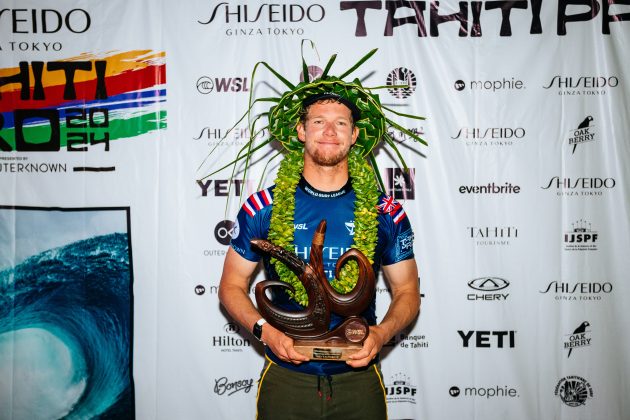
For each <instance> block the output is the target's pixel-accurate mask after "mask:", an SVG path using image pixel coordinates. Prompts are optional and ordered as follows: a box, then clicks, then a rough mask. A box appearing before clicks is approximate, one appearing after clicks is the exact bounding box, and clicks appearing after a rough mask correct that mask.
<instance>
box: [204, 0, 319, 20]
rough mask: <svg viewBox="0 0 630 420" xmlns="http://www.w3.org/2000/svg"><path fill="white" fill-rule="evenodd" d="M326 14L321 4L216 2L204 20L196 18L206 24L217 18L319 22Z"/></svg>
mask: <svg viewBox="0 0 630 420" xmlns="http://www.w3.org/2000/svg"><path fill="white" fill-rule="evenodd" d="M325 16H326V10H325V9H324V6H322V5H321V4H317V3H314V4H310V5H306V4H303V3H302V4H298V3H291V4H278V3H263V4H260V5H252V4H235V3H230V2H225V1H224V2H221V3H218V4H217V5H216V6H214V8H213V9H212V11H211V12H210V16H209V17H208V18H207V20H205V21H201V20H198V21H197V22H198V23H200V24H202V25H208V24H210V23H212V22H214V21H215V19H216V20H217V22H218V23H254V22H265V23H296V22H302V21H305V20H306V21H310V22H320V21H321V20H322V19H324V17H325Z"/></svg>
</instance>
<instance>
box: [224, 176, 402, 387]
mask: <svg viewBox="0 0 630 420" xmlns="http://www.w3.org/2000/svg"><path fill="white" fill-rule="evenodd" d="M273 189H274V187H273V186H272V187H269V188H267V189H265V190H262V191H258V192H256V193H254V194H252V195H251V196H250V197H249V198H248V199H247V201H246V202H245V203H244V204H243V206H242V207H241V210H240V212H239V213H238V216H237V221H236V223H237V226H236V227H235V229H234V232H238V233H237V235H236V236H235V237H234V238H232V242H231V246H232V248H233V249H234V250H235V251H236V252H237V253H238V254H239V255H241V256H242V257H244V258H246V259H248V260H250V261H255V262H257V261H260V259H261V258H262V259H263V263H264V267H265V273H266V277H267V279H269V280H271V279H277V278H278V275H277V274H276V272H275V270H274V268H273V266H272V265H271V264H270V257H269V256H266V255H261V254H259V253H258V252H257V251H255V250H254V249H252V247H251V245H250V242H249V241H250V240H251V239H253V238H259V239H267V236H268V232H269V224H270V220H271V209H272V207H273ZM354 201H355V193H354V190H353V189H352V185H351V182H350V181H348V183H347V184H346V185H345V186H344V187H343V188H341V189H340V190H338V191H332V192H322V191H318V190H316V189H315V188H313V187H311V186H310V185H309V184H308V183H307V182H306V180H305V179H304V178H302V179H301V180H300V183H299V184H298V188H297V189H296V192H295V209H296V210H295V217H294V228H295V232H294V244H295V253H296V255H297V256H299V257H300V258H301V259H302V260H304V261H306V262H308V260H309V256H310V252H311V241H312V240H313V234H314V233H315V229H316V228H317V225H318V224H319V222H320V221H321V220H322V219H326V225H327V227H326V237H325V240H324V249H323V263H324V272H325V273H326V276H327V277H328V280H329V281H331V280H332V279H333V278H334V275H335V265H336V263H337V260H338V259H339V257H340V256H341V255H342V254H343V253H344V252H346V251H347V250H348V249H350V248H351V247H352V242H353V235H354ZM413 257H414V254H413V231H412V229H411V224H410V223H409V219H408V218H407V215H406V214H405V210H404V209H403V208H402V206H401V205H400V203H398V202H396V201H395V200H394V199H393V198H391V197H389V196H386V195H383V194H381V196H380V198H379V202H378V242H377V245H376V249H375V253H374V264H373V268H374V272H375V273H376V274H378V272H379V269H380V266H381V265H390V264H395V263H397V262H400V261H403V260H406V259H410V258H413ZM274 289H275V290H274V293H273V295H272V300H273V302H274V304H276V305H277V306H279V307H282V308H285V309H289V310H291V309H293V310H300V309H302V306H300V305H299V304H298V303H297V302H295V301H294V300H293V299H290V298H289V297H288V295H287V294H286V293H285V292H284V289H281V288H274ZM375 310H376V307H375V299H372V302H371V303H370V305H369V306H368V308H367V309H366V310H365V311H364V312H363V313H362V314H361V315H362V316H363V317H364V318H365V319H366V320H367V321H368V323H369V324H370V325H375V324H376V314H375ZM342 320H343V318H341V317H339V316H337V315H336V314H334V313H333V314H331V329H332V328H334V327H336V326H337V325H338V324H339V323H340V322H341V321H342ZM267 354H268V356H269V357H270V358H271V359H272V360H273V361H274V362H276V363H278V364H279V365H281V366H284V367H287V368H289V369H292V370H296V371H300V372H304V373H312V374H320V375H329V374H336V373H343V372H347V371H349V370H352V368H351V367H350V366H348V365H346V364H345V363H339V362H320V361H311V362H308V363H302V364H300V365H297V366H296V365H293V364H291V363H285V362H282V361H281V360H280V359H278V358H277V357H276V356H275V355H274V354H273V353H272V352H271V351H270V350H269V348H267Z"/></svg>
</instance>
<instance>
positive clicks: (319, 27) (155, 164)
mask: <svg viewBox="0 0 630 420" xmlns="http://www.w3.org/2000/svg"><path fill="white" fill-rule="evenodd" d="M304 40H308V41H306V42H305V41H304ZM629 47H630V4H629V3H628V1H627V0H588V1H583V0H557V1H550V0H545V1H543V0H529V1H527V0H522V1H514V2H513V1H495V0H482V1H452V0H449V1H392V0H383V1H332V2H323V1H321V2H315V1H306V2H297V1H281V0H279V1H278V2H275V3H262V2H254V1H236V2H218V1H208V0H192V1H187V2H172V1H166V0H163V1H149V0H138V1H132V2H128V1H122V0H110V1H107V2H97V1H79V0H61V1H57V2H55V3H54V4H51V3H50V2H47V1H44V0H22V1H19V2H17V1H5V2H4V4H3V5H2V7H0V420H3V419H12V420H22V419H33V418H41V419H58V418H62V417H65V418H77V419H78V418H94V417H98V416H101V417H103V418H136V417H137V418H140V419H165V420H166V419H173V418H182V419H202V418H209V417H211V418H222V419H233V418H239V419H240V418H243V419H247V418H254V417H255V415H256V410H255V402H256V389H257V381H258V379H259V377H260V372H261V368H262V365H263V360H264V359H263V356H262V351H263V348H262V346H261V344H260V343H259V342H258V341H257V340H256V339H255V338H253V336H252V335H251V334H250V332H249V331H244V330H243V329H242V328H241V327H239V326H238V325H237V324H236V323H235V322H234V321H233V320H232V319H231V318H230V317H229V316H228V315H227V313H226V312H225V311H224V310H223V309H222V308H221V306H220V304H219V301H218V288H219V279H220V277H221V272H222V268H223V260H224V258H225V254H226V252H227V249H228V246H229V241H230V239H231V237H232V236H234V235H236V234H237V233H238V226H237V225H235V224H234V220H235V217H236V213H237V211H238V209H239V208H240V205H241V204H242V202H243V200H245V199H246V198H247V197H248V196H249V195H250V194H252V193H254V192H255V191H257V190H259V189H261V188H263V187H267V186H270V185H272V184H273V182H274V178H275V173H276V171H277V165H278V163H279V160H278V159H276V160H274V161H272V164H271V165H269V166H266V162H267V158H266V157H271V156H272V155H273V154H275V153H276V152H277V151H278V147H277V145H274V146H269V147H266V148H264V149H263V150H261V152H260V156H263V155H264V156H265V158H261V159H258V160H256V161H254V162H253V164H252V166H251V168H250V170H249V172H247V174H246V175H244V174H243V172H240V173H238V174H237V175H239V176H238V177H237V178H238V179H234V180H230V175H231V172H230V170H225V171H222V172H218V173H215V174H212V172H213V171H215V170H216V169H218V168H220V167H221V166H224V165H226V164H227V163H229V162H230V161H231V160H232V159H234V158H235V157H236V156H237V155H238V153H239V150H240V149H241V148H242V147H243V146H244V145H245V144H246V142H247V141H248V139H249V136H250V134H251V133H250V130H249V128H248V124H247V121H246V120H243V121H240V122H239V119H240V118H241V116H242V115H243V113H244V112H245V111H246V110H247V108H248V106H249V101H250V96H251V95H253V96H254V97H258V98H262V97H272V96H278V95H279V94H281V93H282V92H284V90H285V86H284V85H283V83H282V81H281V80H280V79H279V78H278V77H276V76H275V75H274V74H273V73H272V72H271V71H270V70H269V69H268V68H267V67H265V66H262V65H259V66H258V68H257V71H256V74H255V78H254V77H253V76H254V75H253V73H252V70H253V69H254V67H255V66H256V64H257V63H259V62H261V61H264V62H266V63H268V65H269V66H270V67H271V68H273V69H274V70H276V71H277V72H278V73H279V74H281V75H283V76H284V77H286V78H287V79H288V80H289V81H290V82H291V83H299V82H300V80H303V75H302V74H301V72H302V70H303V69H302V57H304V60H305V61H306V63H307V65H308V71H309V74H310V75H311V77H313V76H315V77H317V76H318V75H320V74H321V73H322V71H323V69H324V67H325V66H326V63H327V62H328V59H329V57H331V56H332V55H333V54H337V60H336V61H335V63H334V65H333V67H332V69H331V70H330V74H332V75H339V74H341V73H343V72H344V71H346V70H347V69H349V68H351V67H352V66H353V65H354V64H355V63H356V62H357V61H358V60H359V59H360V58H361V57H363V56H364V55H365V54H367V53H368V52H369V51H370V50H372V49H374V48H378V51H377V52H376V54H375V55H374V56H373V57H371V58H370V59H369V61H367V62H366V63H365V64H364V65H363V66H361V67H360V68H359V69H358V70H356V71H355V72H354V73H352V74H351V75H350V76H349V78H351V79H354V78H355V77H356V78H358V79H359V80H360V81H361V83H362V84H363V86H368V87H380V89H379V90H378V91H377V93H378V94H379V95H380V100H381V102H382V103H383V104H384V105H386V106H388V107H390V108H392V109H395V110H396V111H398V112H401V113H405V114H416V115H422V116H425V117H426V120H424V121H416V120H409V119H406V118H403V117H400V118H398V117H397V118H398V119H396V122H398V123H400V124H402V125H404V126H405V127H406V128H408V129H410V130H412V131H413V132H414V133H418V134H419V135H421V136H422V137H423V138H424V139H426V140H427V142H428V146H422V145H419V144H418V143H415V142H413V141H412V139H411V138H410V137H409V136H407V135H406V134H404V133H403V132H401V131H399V130H396V129H391V130H390V135H391V136H392V137H393V138H394V141H395V142H396V145H397V147H398V149H399V150H400V152H401V155H402V156H403V158H404V160H405V162H406V163H407V165H408V166H409V170H408V171H403V170H402V169H401V168H399V166H398V159H397V157H396V156H395V155H392V154H391V153H390V152H389V151H387V150H384V149H382V148H377V149H376V150H375V153H376V160H377V162H378V165H379V167H380V169H381V175H382V178H383V181H384V183H385V187H386V191H385V193H387V194H389V195H392V196H393V197H394V198H395V199H396V200H398V201H399V202H400V203H401V204H402V205H403V206H404V208H405V211H406V214H407V216H408V217H409V220H410V221H411V224H412V226H413V229H414V233H415V243H414V251H415V254H416V259H417V262H418V266H419V272H420V277H419V279H418V282H419V283H420V287H421V293H422V298H423V300H422V309H421V314H420V316H419V317H418V319H417V320H416V321H415V322H414V323H413V324H412V325H410V326H409V327H408V328H406V329H405V330H404V331H402V332H401V333H399V334H397V335H396V336H395V337H394V339H392V340H391V341H390V342H389V343H387V345H386V346H385V347H384V349H383V351H382V355H381V356H382V368H383V375H384V376H383V380H384V383H385V387H386V391H387V400H388V410H389V418H390V419H392V420H395V419H475V420H481V419H483V420H488V419H490V420H503V419H505V418H508V417H509V418H510V419H513V420H534V419H566V420H574V419H584V420H586V419H594V418H597V419H600V418H601V419H612V420H625V419H628V418H629V417H630V402H629V400H628V398H626V396H627V395H630V383H629V382H628V380H627V378H628V377H629V376H630V356H629V355H630V336H629V335H628V334H625V333H624V332H623V331H626V330H627V329H628V328H629V327H630V324H629V321H628V317H627V316H626V314H625V312H624V309H623V308H624V307H625V305H626V304H627V303H628V302H626V299H629V298H630V278H628V273H629V272H630V259H628V255H630V185H629V183H628V181H629V180H630V169H629V167H628V165H627V164H625V163H624V162H627V161H628V160H629V159H630V146H629V145H630V142H629V141H628V133H630V116H629V114H628V109H630V96H629V94H628V92H629V91H630V90H629V88H628V84H629V83H630V67H629V66H628V65H627V63H628V60H629V56H628V51H629ZM397 85H404V86H406V87H405V88H404V89H392V87H393V86H397ZM269 105H270V103H269V102H260V103H257V104H256V105H255V107H254V114H258V113H261V112H265V111H266V110H267V109H268V107H269ZM261 122H262V121H261ZM235 124H236V126H235ZM258 125H259V128H260V127H262V126H263V125H264V124H260V123H259V124H258ZM233 126H235V127H234V129H233V130H231V131H230V128H232V127H233ZM260 136H262V138H268V133H267V132H266V131H265V130H263V131H262V132H261V133H260ZM213 148H216V149H215V150H217V151H218V153H217V152H215V153H213V154H212V155H210V156H209V153H210V151H211V150H212V149H213ZM132 251H133V252H132ZM263 279H264V274H263V273H258V274H257V276H256V278H255V279H254V282H257V281H260V280H263ZM376 295H377V315H378V317H379V318H382V317H383V316H384V315H385V312H386V310H387V306H388V304H389V301H390V293H389V289H388V286H387V282H386V281H385V279H383V278H382V276H379V278H378V280H377V285H376ZM252 298H253V293H252Z"/></svg>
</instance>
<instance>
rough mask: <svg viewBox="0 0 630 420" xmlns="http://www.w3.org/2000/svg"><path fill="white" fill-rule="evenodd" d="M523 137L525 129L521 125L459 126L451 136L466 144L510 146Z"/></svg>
mask: <svg viewBox="0 0 630 420" xmlns="http://www.w3.org/2000/svg"><path fill="white" fill-rule="evenodd" d="M523 137H525V129H524V128H522V127H516V128H511V127H461V128H460V129H459V131H458V132H457V134H455V136H451V138H452V139H453V140H458V141H460V142H462V143H465V144H466V145H467V146H511V145H513V144H514V141H515V140H518V139H522V138H523Z"/></svg>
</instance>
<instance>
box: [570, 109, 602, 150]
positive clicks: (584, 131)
mask: <svg viewBox="0 0 630 420" xmlns="http://www.w3.org/2000/svg"><path fill="white" fill-rule="evenodd" d="M592 122H593V117H592V116H590V115H589V116H587V117H586V118H584V120H583V121H582V122H581V123H580V124H579V125H578V126H577V128H574V129H572V130H570V132H569V140H568V144H569V147H571V149H572V150H571V154H574V153H575V149H577V147H578V144H582V143H586V142H590V141H594V140H595V126H593V125H591V123H592Z"/></svg>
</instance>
